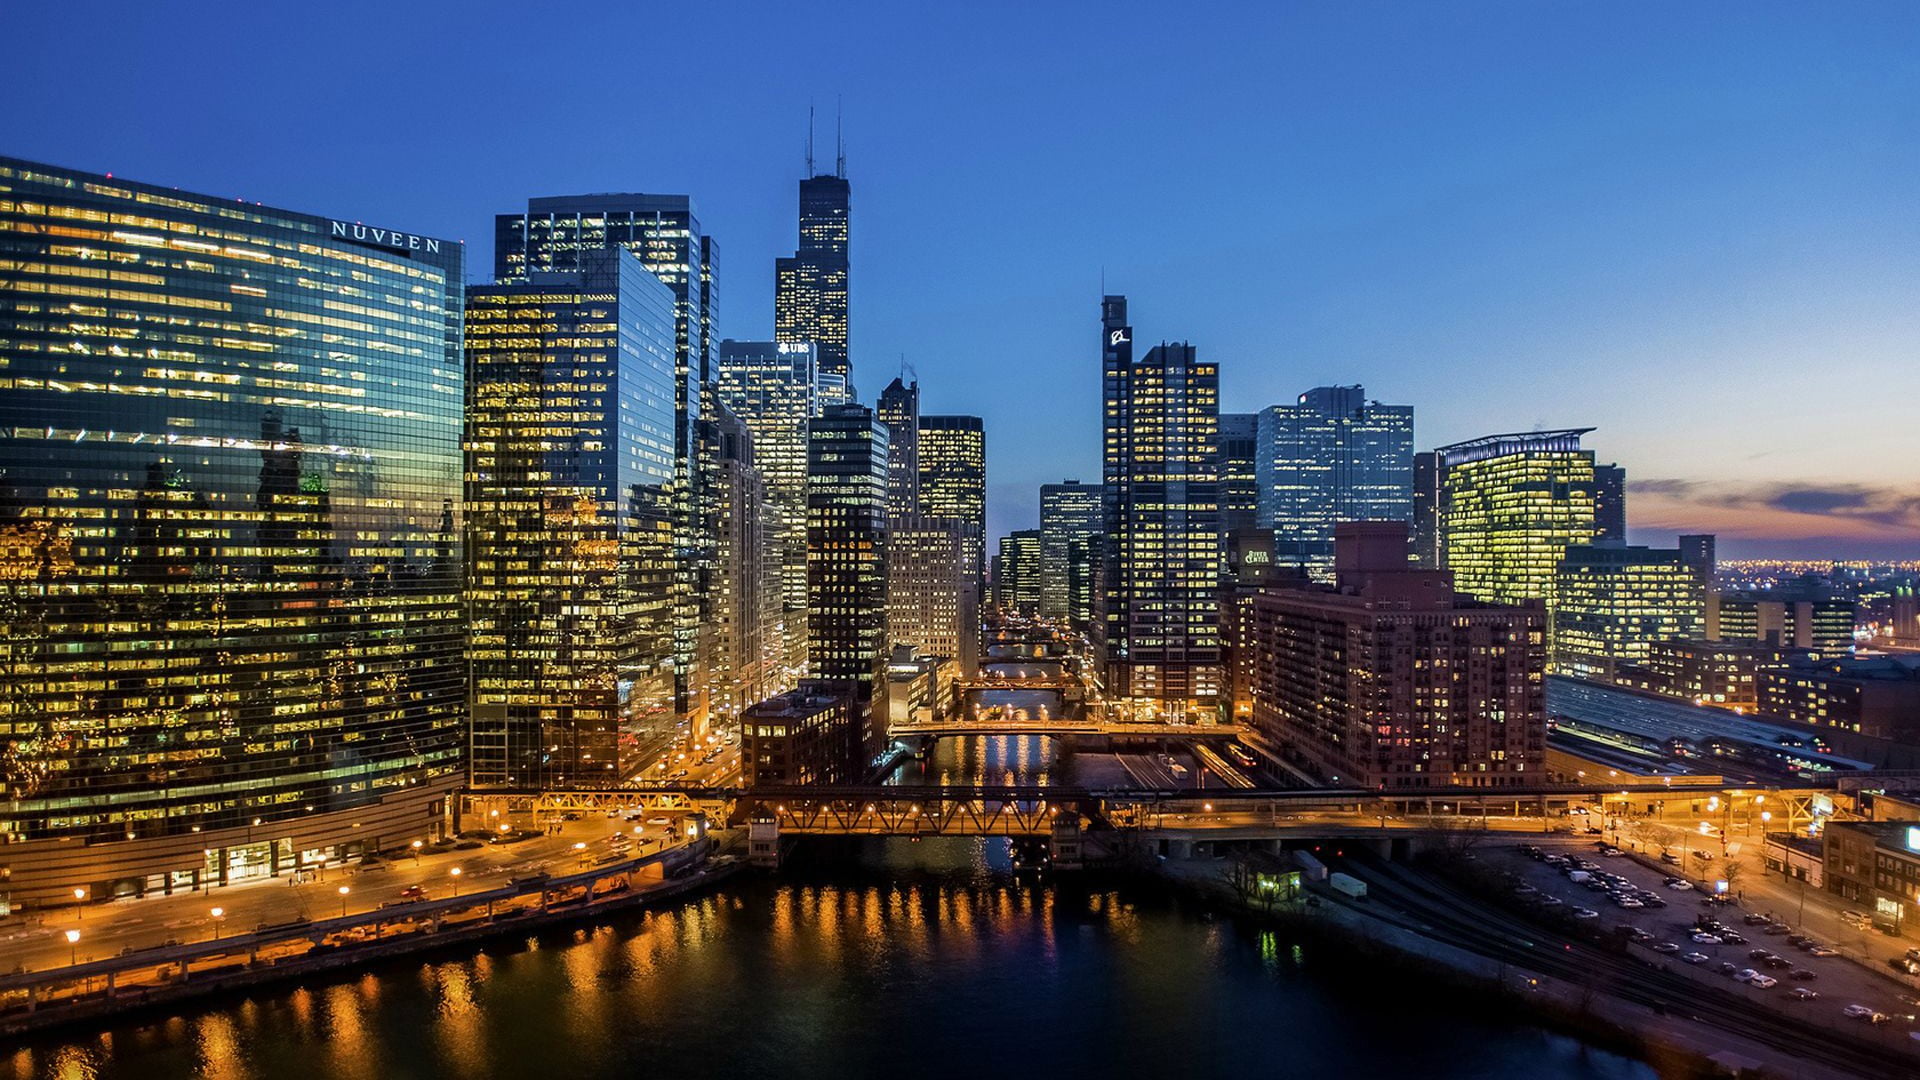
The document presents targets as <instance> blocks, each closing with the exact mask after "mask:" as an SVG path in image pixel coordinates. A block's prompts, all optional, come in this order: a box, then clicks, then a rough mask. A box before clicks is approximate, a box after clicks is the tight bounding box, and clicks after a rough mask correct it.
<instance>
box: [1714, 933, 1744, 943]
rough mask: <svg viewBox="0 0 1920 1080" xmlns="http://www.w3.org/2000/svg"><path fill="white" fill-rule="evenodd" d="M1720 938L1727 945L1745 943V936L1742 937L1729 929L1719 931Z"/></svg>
mask: <svg viewBox="0 0 1920 1080" xmlns="http://www.w3.org/2000/svg"><path fill="white" fill-rule="evenodd" d="M1720 940H1721V941H1724V942H1726V943H1727V944H1729V945H1745V944H1746V943H1747V939H1746V938H1744V937H1742V936H1741V935H1739V934H1736V933H1734V932H1733V931H1731V930H1723V931H1721V932H1720Z"/></svg>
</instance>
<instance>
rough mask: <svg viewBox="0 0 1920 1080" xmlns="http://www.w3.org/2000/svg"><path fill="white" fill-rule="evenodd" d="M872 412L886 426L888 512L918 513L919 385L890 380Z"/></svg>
mask: <svg viewBox="0 0 1920 1080" xmlns="http://www.w3.org/2000/svg"><path fill="white" fill-rule="evenodd" d="M873 411H874V414H875V415H877V416H879V417H880V422H881V423H883V424H885V425H887V454H888V458H887V513H888V514H889V515H891V516H893V517H896V518H903V517H911V516H914V515H915V514H918V513H919V512H920V384H919V383H917V382H911V383H903V382H901V381H900V380H899V379H895V380H893V381H892V382H890V383H888V384H887V388H886V389H885V390H882V391H881V392H880V400H879V401H877V402H875V403H874V410H873Z"/></svg>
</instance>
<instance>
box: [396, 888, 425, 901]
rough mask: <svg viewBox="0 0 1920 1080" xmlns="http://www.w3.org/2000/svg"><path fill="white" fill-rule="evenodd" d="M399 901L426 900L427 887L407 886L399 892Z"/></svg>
mask: <svg viewBox="0 0 1920 1080" xmlns="http://www.w3.org/2000/svg"><path fill="white" fill-rule="evenodd" d="M400 899H402V900H425V899H427V887H426V886H425V885H409V886H407V887H406V888H404V889H401V890H400Z"/></svg>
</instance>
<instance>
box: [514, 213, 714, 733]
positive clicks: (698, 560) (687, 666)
mask: <svg viewBox="0 0 1920 1080" xmlns="http://www.w3.org/2000/svg"><path fill="white" fill-rule="evenodd" d="M611 247H618V248H625V249H626V250H627V251H629V252H631V253H632V254H633V256H634V257H635V258H637V259H639V260H640V263H641V265H643V266H645V267H646V269H647V271H648V272H649V273H651V274H653V275H654V276H655V277H657V278H659V279H660V281H661V282H662V283H664V284H665V285H666V286H667V287H668V288H669V289H671V290H673V297H674V390H673V393H674V401H673V406H674V432H673V436H674V441H673V446H674V466H675V475H674V513H675V514H676V520H675V529H676V532H675V536H674V549H675V554H674V567H675V570H676V574H675V578H674V587H675V591H676V596H675V602H674V612H675V615H674V678H675V684H676V685H675V708H676V710H677V711H679V712H680V713H681V714H682V715H687V716H694V715H698V714H700V713H701V712H702V711H703V706H702V704H701V703H700V702H699V701H698V700H697V698H696V695H694V694H693V693H691V691H692V689H693V687H694V686H695V684H696V679H695V675H694V671H693V667H694V663H695V660H696V657H697V653H698V651H699V637H700V615H701V612H700V592H699V581H700V577H701V575H702V574H704V573H706V572H707V571H708V569H709V568H710V566H711V563H712V558H713V551H712V538H711V537H710V536H707V535H706V534H705V533H704V531H703V524H704V522H705V521H706V514H705V512H704V511H703V510H701V508H700V507H698V506H697V505H696V503H697V500H698V493H697V492H695V490H694V482H695V475H694V474H695V472H696V470H697V468H698V458H699V448H698V447H697V446H696V445H695V438H696V432H697V428H698V423H699V420H700V417H701V416H703V415H705V413H706V412H707V411H708V410H707V409H706V407H705V402H704V401H703V400H702V395H703V394H705V393H707V387H708V385H709V380H710V379H711V378H712V359H713V348H714V346H713V331H714V327H715V326H716V325H718V322H717V319H718V316H717V313H716V309H717V300H716V297H715V295H714V263H715V259H716V256H717V250H716V245H715V244H714V241H713V238H712V237H710V236H708V235H707V234H706V232H705V231H704V230H703V229H702V228H701V225H700V219H699V216H698V215H697V214H695V213H694V208H693V200H692V199H691V198H689V197H687V196H685V195H643V194H610V195H561V196H554V197H549V198H538V199H529V200H527V209H526V212H525V213H520V214H501V215H498V216H497V217H496V218H495V219H494V253H493V264H494V270H493V272H494V279H495V280H496V281H498V282H500V283H502V284H511V283H515V282H522V281H527V280H529V278H530V276H531V275H533V274H537V273H540V272H543V271H563V272H564V271H579V270H582V269H585V268H586V262H587V260H588V259H589V258H590V257H591V254H592V253H593V252H596V251H600V250H603V249H606V248H611Z"/></svg>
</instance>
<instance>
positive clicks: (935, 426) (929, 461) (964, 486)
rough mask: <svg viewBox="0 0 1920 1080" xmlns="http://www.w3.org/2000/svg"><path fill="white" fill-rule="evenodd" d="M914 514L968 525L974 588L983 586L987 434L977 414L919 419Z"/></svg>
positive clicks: (977, 589)
mask: <svg viewBox="0 0 1920 1080" xmlns="http://www.w3.org/2000/svg"><path fill="white" fill-rule="evenodd" d="M919 450H920V513H921V515H922V516H924V517H930V518H954V519H957V520H959V521H961V522H962V523H964V524H966V525H969V526H971V527H972V530H973V532H972V534H971V535H972V536H974V537H975V539H973V540H972V541H970V543H971V544H972V551H971V554H970V556H969V558H970V562H971V564H972V566H973V576H974V580H975V581H976V582H977V583H979V584H978V587H977V588H976V590H975V591H976V595H978V594H979V589H980V588H984V587H985V584H986V579H987V578H986V569H987V562H986V542H987V541H986V535H987V434H986V429H985V427H984V426H983V425H982V424H981V422H980V418H979V417H977V416H922V417H921V418H920V447H919Z"/></svg>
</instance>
